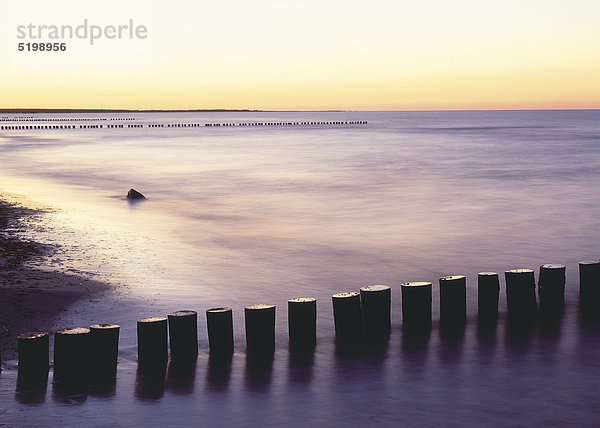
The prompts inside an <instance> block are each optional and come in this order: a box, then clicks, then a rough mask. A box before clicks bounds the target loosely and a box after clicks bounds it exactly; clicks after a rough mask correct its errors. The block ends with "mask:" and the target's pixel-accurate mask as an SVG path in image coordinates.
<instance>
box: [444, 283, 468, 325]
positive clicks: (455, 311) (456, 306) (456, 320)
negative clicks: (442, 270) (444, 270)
mask: <svg viewBox="0 0 600 428" xmlns="http://www.w3.org/2000/svg"><path fill="white" fill-rule="evenodd" d="M440 320H441V322H442V324H446V325H450V324H464V323H465V322H466V320H467V278H466V277H465V276H464V275H451V276H443V277H441V278H440Z"/></svg>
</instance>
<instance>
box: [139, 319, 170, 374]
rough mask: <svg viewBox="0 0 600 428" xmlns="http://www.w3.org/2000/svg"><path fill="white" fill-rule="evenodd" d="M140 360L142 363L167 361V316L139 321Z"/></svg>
mask: <svg viewBox="0 0 600 428" xmlns="http://www.w3.org/2000/svg"><path fill="white" fill-rule="evenodd" d="M137 338H138V360H139V362H140V363H144V364H146V363H164V362H165V361H167V357H168V351H167V318H165V317H153V318H142V319H140V320H138V321H137Z"/></svg>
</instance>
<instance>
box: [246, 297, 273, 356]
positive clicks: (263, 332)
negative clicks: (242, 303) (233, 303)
mask: <svg viewBox="0 0 600 428" xmlns="http://www.w3.org/2000/svg"><path fill="white" fill-rule="evenodd" d="M244 318H245V324H246V348H247V350H248V353H265V354H266V353H272V352H273V351H274V350H275V305H263V304H258V305H250V306H246V307H245V308H244Z"/></svg>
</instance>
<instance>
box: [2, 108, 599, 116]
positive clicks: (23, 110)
mask: <svg viewBox="0 0 600 428" xmlns="http://www.w3.org/2000/svg"><path fill="white" fill-rule="evenodd" d="M582 110H583V111H587V110H590V111H593V110H600V107H575V108H569V107H549V108H439V109H438V108H424V109H418V108H415V109H392V110H352V109H348V110H346V109H309V110H287V109H285V110H262V109H249V108H237V109H236V108H234V109H229V108H207V109H202V108H198V109H127V108H37V107H35V108H28V107H23V108H21V107H17V108H0V113H8V114H10V113H104V112H106V113H111V112H112V113H186V112H188V113H194V112H198V113H227V112H232V113H235V112H248V113H360V112H428V111H429V112H449V111H582Z"/></svg>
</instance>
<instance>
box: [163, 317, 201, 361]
mask: <svg viewBox="0 0 600 428" xmlns="http://www.w3.org/2000/svg"><path fill="white" fill-rule="evenodd" d="M167 317H168V319H169V341H170V345H171V358H182V357H183V358H189V357H192V358H196V357H197V356H198V313H197V312H196V311H177V312H171V313H170V314H168V315H167Z"/></svg>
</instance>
